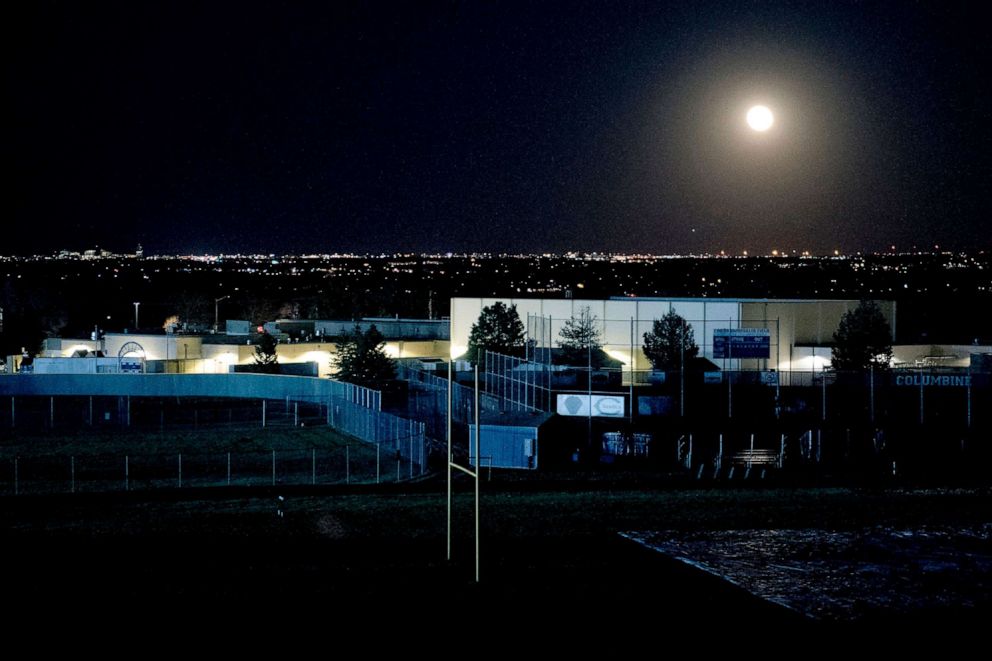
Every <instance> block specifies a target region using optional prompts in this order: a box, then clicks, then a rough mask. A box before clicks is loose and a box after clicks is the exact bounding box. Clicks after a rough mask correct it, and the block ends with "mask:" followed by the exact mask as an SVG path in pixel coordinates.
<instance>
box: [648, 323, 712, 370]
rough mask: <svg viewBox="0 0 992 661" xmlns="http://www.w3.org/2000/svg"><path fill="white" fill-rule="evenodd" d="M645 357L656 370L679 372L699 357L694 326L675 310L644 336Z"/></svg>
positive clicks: (655, 324) (653, 325)
mask: <svg viewBox="0 0 992 661" xmlns="http://www.w3.org/2000/svg"><path fill="white" fill-rule="evenodd" d="M644 355H645V356H647V359H648V360H650V361H651V366H652V367H654V369H656V370H679V369H683V367H684V366H685V365H686V364H687V363H688V362H689V361H690V360H692V359H693V358H695V357H696V356H698V355H699V347H698V346H697V345H696V338H695V336H694V333H693V332H692V326H691V325H690V324H689V322H687V321H686V320H685V318H683V317H682V315H680V314H678V313H677V312H675V311H674V310H672V311H671V312H669V313H668V314H666V315H665V316H664V317H662V318H661V319H655V320H654V324H652V327H651V330H650V331H649V332H647V333H645V334H644Z"/></svg>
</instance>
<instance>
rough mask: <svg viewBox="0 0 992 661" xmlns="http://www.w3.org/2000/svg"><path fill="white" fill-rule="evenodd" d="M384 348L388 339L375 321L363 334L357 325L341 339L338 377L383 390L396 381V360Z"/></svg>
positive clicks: (338, 353) (337, 357)
mask: <svg viewBox="0 0 992 661" xmlns="http://www.w3.org/2000/svg"><path fill="white" fill-rule="evenodd" d="M385 347H386V340H385V338H384V337H383V336H382V333H380V332H379V329H378V328H376V327H375V324H373V325H372V326H370V327H369V329H368V330H367V331H366V332H364V333H363V332H362V328H361V326H360V325H358V324H355V328H354V330H352V331H351V332H350V333H345V334H344V335H342V336H341V337H340V339H339V340H338V352H337V356H336V357H335V358H334V366H335V367H337V370H338V372H337V375H336V376H337V379H338V380H339V381H347V382H348V383H354V384H356V385H359V386H365V387H366V388H373V389H375V390H382V389H383V388H385V387H386V386H388V385H389V384H390V382H392V381H395V380H396V361H394V360H393V359H392V358H390V357H389V356H388V355H386V351H385Z"/></svg>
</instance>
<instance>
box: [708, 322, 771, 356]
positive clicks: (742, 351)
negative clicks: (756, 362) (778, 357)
mask: <svg viewBox="0 0 992 661" xmlns="http://www.w3.org/2000/svg"><path fill="white" fill-rule="evenodd" d="M771 344H772V341H771V332H770V331H769V330H768V329H767V328H717V329H714V331H713V357H714V358H768V357H769V355H770V353H771Z"/></svg>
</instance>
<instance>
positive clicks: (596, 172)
mask: <svg viewBox="0 0 992 661" xmlns="http://www.w3.org/2000/svg"><path fill="white" fill-rule="evenodd" d="M12 11H13V12H14V13H13V14H12V15H11V17H10V20H9V21H8V38H7V39H6V40H5V43H4V46H3V48H4V54H5V56H6V57H5V58H4V60H5V66H4V71H5V76H4V78H5V82H6V85H5V90H6V101H7V106H8V108H9V111H8V112H9V116H10V119H9V121H8V122H7V128H6V138H7V140H6V141H7V143H8V144H9V145H11V147H10V151H9V154H10V156H9V158H10V161H11V166H12V169H13V170H14V172H15V174H14V176H13V177H12V178H9V179H7V180H6V194H7V196H8V198H9V199H11V200H12V204H11V205H10V207H9V209H10V212H9V218H10V219H11V221H12V222H11V227H12V228H13V229H14V232H13V233H12V234H11V237H12V238H9V239H8V241H6V242H5V245H4V248H3V249H2V250H0V252H3V253H4V254H12V255H20V254H50V253H52V252H57V251H58V250H60V249H69V250H75V251H82V250H85V249H86V248H93V247H95V246H101V247H104V248H107V249H109V250H111V251H113V252H118V253H126V252H131V251H133V250H134V247H135V246H136V245H137V244H138V243H142V244H143V245H144V247H145V250H146V253H147V254H176V255H195V254H221V253H226V254H233V253H246V254H269V253H273V254H280V255H291V254H313V253H335V252H338V253H368V254H381V253H401V252H412V253H427V254H430V253H446V252H454V253H473V252H476V253H481V252H491V253H510V254H535V253H543V252H550V253H559V254H560V253H565V252H571V251H577V252H600V253H628V254H659V255H661V254H700V253H711V254H717V253H719V251H720V250H725V251H726V252H727V254H728V255H740V253H741V252H742V251H744V250H748V251H749V253H750V254H751V255H752V256H757V255H765V254H769V253H771V251H772V250H773V249H777V250H780V251H789V252H791V251H797V252H802V251H805V250H809V251H810V252H811V253H813V254H816V255H829V254H832V253H833V251H834V250H839V251H840V252H841V253H842V254H848V255H850V254H854V253H857V252H859V251H861V252H866V253H871V252H882V253H885V252H891V251H892V249H891V246H895V252H903V251H909V250H912V249H913V248H917V249H919V250H933V249H934V246H937V245H939V246H940V250H941V251H943V250H953V251H962V250H967V251H969V252H971V253H975V252H977V251H979V250H982V249H988V248H990V247H992V242H990V240H989V236H990V233H989V232H988V230H987V226H986V219H987V218H988V217H989V215H990V212H992V197H990V196H989V195H988V193H989V192H990V191H989V183H988V182H989V181H992V144H990V142H992V140H990V135H992V133H990V132H989V130H988V127H987V119H988V116H989V115H990V110H992V108H990V105H989V104H990V101H989V99H990V98H992V75H989V74H990V72H989V71H988V69H989V62H990V59H992V58H990V47H992V46H990V44H989V41H988V40H987V38H985V36H984V35H983V34H982V27H981V26H983V25H984V22H983V21H982V20H981V16H980V15H979V11H980V10H979V9H978V8H977V7H976V6H966V5H960V6H959V5H952V6H950V7H948V6H947V5H946V4H942V3H940V4H939V3H935V2H924V3H919V4H917V5H914V6H904V5H903V4H901V3H885V2H881V3H872V4H863V3H859V4H851V3H835V4H831V5H830V6H825V7H804V6H796V5H789V4H780V3H772V4H762V5H758V6H752V5H749V6H744V7H742V6H739V5H737V4H735V3H729V2H719V1H713V2H705V3H693V4H692V5H684V4H669V3H640V2H625V3H622V4H620V5H617V4H613V3H600V2H580V3H575V4H570V5H568V6H562V7H558V6H541V5H538V6H530V5H526V4H523V3H506V4H485V5H483V4H474V3H457V2H441V3H430V4H419V3H418V4H417V5H414V6H405V5H395V4H394V3H388V2H382V3H373V4H368V3H362V4H358V3H334V4H333V5H328V6H323V5H320V6H313V7H310V6H298V5H292V4H282V3H251V2H250V3H210V4H208V5H198V4H194V3H187V2H178V3H172V4H170V5H168V6H156V5H137V6H135V5H130V4H124V3H112V2H110V3H102V4H100V5H94V6H90V5H71V4H70V5H62V4H58V3H54V2H42V3H34V4H32V5H30V6H18V7H17V8H16V9H14V10H12ZM753 103H764V104H766V105H769V106H770V107H772V109H773V110H774V111H775V113H776V124H775V126H774V127H773V130H772V131H769V133H768V134H756V133H754V132H750V131H748V130H747V129H746V127H744V125H743V111H744V110H746V108H747V107H748V106H749V105H750V104H753Z"/></svg>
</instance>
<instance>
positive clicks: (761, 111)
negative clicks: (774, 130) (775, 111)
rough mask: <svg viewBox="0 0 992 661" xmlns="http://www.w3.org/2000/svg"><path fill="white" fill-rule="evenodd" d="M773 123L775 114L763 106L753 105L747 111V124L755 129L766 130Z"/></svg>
mask: <svg viewBox="0 0 992 661" xmlns="http://www.w3.org/2000/svg"><path fill="white" fill-rule="evenodd" d="M773 123H775V116H774V115H772V111H771V110H769V109H768V108H767V107H765V106H754V107H753V108H751V109H750V110H748V111H747V125H748V126H750V127H751V128H752V129H754V130H755V131H761V132H764V131H767V130H768V129H770V128H771V127H772V124H773Z"/></svg>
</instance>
